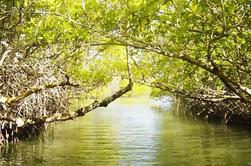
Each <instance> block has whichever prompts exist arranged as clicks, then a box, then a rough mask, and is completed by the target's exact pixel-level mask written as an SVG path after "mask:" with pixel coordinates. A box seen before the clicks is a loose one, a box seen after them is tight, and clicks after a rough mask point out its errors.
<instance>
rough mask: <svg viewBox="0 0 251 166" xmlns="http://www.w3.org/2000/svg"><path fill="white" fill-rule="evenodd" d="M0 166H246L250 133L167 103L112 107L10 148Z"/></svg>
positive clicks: (1, 156)
mask: <svg viewBox="0 0 251 166" xmlns="http://www.w3.org/2000/svg"><path fill="white" fill-rule="evenodd" d="M0 165H32V166H33V165H46V166H50V165H96V166H98V165H101V166H103V165H107V166H112V165H125V166H126V165H139V166H141V165H227V166H229V165H237V166H241V165H251V133H250V132H248V131H247V130H240V129H236V128H228V127H225V126H223V125H213V124H208V123H205V122H201V121H193V120H191V119H188V118H186V117H185V116H184V115H182V114H181V115H179V114H178V113H177V112H176V111H175V110H174V108H172V107H171V104H169V105H168V104H167V105H166V106H164V107H163V106H162V107H156V103H153V102H148V104H146V102H145V103H134V104H132V103H125V102H123V103H122V102H117V103H113V104H112V105H111V106H110V107H109V108H105V109H98V110H96V111H94V112H92V113H89V114H88V115H87V116H86V117H83V118H79V119H77V120H75V121H68V122H61V123H56V124H50V125H49V126H48V129H47V131H46V132H45V133H44V134H43V135H41V136H40V137H39V138H36V139H34V140H32V141H24V142H20V143H19V144H16V145H9V147H8V148H5V149H2V152H1V154H0Z"/></svg>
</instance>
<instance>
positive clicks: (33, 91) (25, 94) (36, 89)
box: [4, 75, 79, 105]
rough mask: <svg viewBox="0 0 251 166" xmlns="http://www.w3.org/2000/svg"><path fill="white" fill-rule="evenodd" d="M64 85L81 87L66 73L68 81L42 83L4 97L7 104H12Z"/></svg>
mask: <svg viewBox="0 0 251 166" xmlns="http://www.w3.org/2000/svg"><path fill="white" fill-rule="evenodd" d="M63 86H73V87H79V85H75V84H72V83H71V82H70V81H69V77H68V76H67V75H66V81H62V82H59V83H52V84H45V85H41V86H37V87H32V88H31V89H29V90H27V91H26V92H23V93H21V94H20V95H18V96H15V97H4V99H5V100H4V101H5V104H8V105H12V104H14V103H18V102H20V101H21V100H23V99H25V98H26V97H28V96H30V95H32V94H36V93H39V92H41V91H43V90H46V89H52V88H55V87H63Z"/></svg>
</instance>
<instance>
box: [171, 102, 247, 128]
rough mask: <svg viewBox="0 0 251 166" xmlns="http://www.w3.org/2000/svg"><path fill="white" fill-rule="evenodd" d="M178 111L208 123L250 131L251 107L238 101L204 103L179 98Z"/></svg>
mask: <svg viewBox="0 0 251 166" xmlns="http://www.w3.org/2000/svg"><path fill="white" fill-rule="evenodd" d="M175 102H176V103H175V104H176V105H179V107H180V108H179V110H181V111H183V112H185V113H186V114H190V115H192V116H194V117H198V118H201V119H204V120H206V121H209V122H217V123H222V124H226V125H228V126H239V127H242V128H247V129H249V130H250V129H251V112H250V110H251V105H248V104H245V103H242V102H240V101H222V102H205V101H198V100H193V99H183V98H180V99H178V100H176V101H175Z"/></svg>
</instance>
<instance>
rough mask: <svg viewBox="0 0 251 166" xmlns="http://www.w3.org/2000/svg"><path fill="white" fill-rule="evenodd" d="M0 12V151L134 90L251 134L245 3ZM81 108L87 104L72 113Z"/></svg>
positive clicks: (92, 3)
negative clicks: (169, 98)
mask: <svg viewBox="0 0 251 166" xmlns="http://www.w3.org/2000/svg"><path fill="white" fill-rule="evenodd" d="M0 9H1V10H0V32H1V33H0V126H1V130H0V142H2V143H5V142H18V140H19V138H23V137H25V136H27V137H30V135H32V134H33V133H37V132H38V131H39V130H40V129H42V128H43V124H44V123H52V122H55V121H66V120H71V119H75V118H76V117H78V116H84V115H85V114H86V113H88V112H90V111H92V110H94V109H96V108H98V107H106V106H108V104H110V103H111V102H113V101H114V100H116V99H117V98H119V97H121V96H123V95H124V94H126V93H127V92H129V91H131V90H132V88H133V85H134V86H135V85H137V84H139V85H146V86H148V87H149V88H151V89H152V92H151V96H153V97H161V96H172V97H173V98H177V97H178V98H179V97H180V98H185V99H186V102H187V103H188V107H187V110H188V111H189V112H193V113H194V114H196V115H197V116H201V117H203V118H205V119H207V120H209V121H210V120H217V121H221V122H223V123H226V124H239V125H243V126H246V125H247V126H250V110H251V81H250V80H251V39H250V36H251V29H250V27H251V21H250V20H251V6H250V2H249V1H246V0H241V1H238V2H236V1H235V0H230V1H208V0H206V1H196V0H192V1H163V0H157V1H153V0H149V1H145V0H131V1H130V2H129V1H119V0H115V1H104V2H103V1H97V0H85V1H81V2H80V1H73V0H64V1H61V0H43V1H36V0H3V1H1V2H0ZM114 80H115V81H114ZM116 80H117V81H116ZM106 91H111V93H110V94H109V95H105V94H106ZM139 91H140V93H141V92H142V93H145V92H144V90H142V89H141V90H140V88H139ZM81 98H84V99H87V100H90V101H91V102H90V103H84V105H80V106H79V107H78V108H76V111H75V112H69V108H70V107H71V101H73V100H78V99H81Z"/></svg>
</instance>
